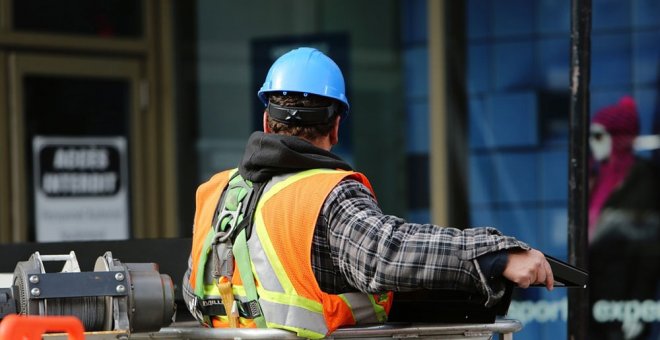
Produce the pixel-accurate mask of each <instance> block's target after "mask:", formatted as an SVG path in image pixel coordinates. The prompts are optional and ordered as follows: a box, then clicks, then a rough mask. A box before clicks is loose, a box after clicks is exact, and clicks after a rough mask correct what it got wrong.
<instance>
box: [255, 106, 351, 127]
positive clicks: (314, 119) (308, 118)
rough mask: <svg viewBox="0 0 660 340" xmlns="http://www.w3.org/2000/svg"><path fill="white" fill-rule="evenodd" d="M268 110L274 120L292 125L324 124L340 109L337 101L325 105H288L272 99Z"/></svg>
mask: <svg viewBox="0 0 660 340" xmlns="http://www.w3.org/2000/svg"><path fill="white" fill-rule="evenodd" d="M267 110H268V115H269V116H270V118H272V119H273V120H275V121H278V122H280V123H285V124H292V125H317V124H324V123H327V122H329V121H330V118H332V117H333V116H334V115H335V113H337V111H338V110H337V105H335V103H332V104H330V105H328V106H323V107H287V106H281V105H277V104H274V103H272V102H270V101H269V102H268V108H267Z"/></svg>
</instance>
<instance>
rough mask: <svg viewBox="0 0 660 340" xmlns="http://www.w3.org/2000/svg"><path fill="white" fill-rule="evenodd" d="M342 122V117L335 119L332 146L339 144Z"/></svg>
mask: <svg viewBox="0 0 660 340" xmlns="http://www.w3.org/2000/svg"><path fill="white" fill-rule="evenodd" d="M340 122H341V116H340V115H337V116H336V117H335V124H334V125H333V126H332V130H330V145H337V143H339V123H340Z"/></svg>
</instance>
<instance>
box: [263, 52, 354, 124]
mask: <svg viewBox="0 0 660 340" xmlns="http://www.w3.org/2000/svg"><path fill="white" fill-rule="evenodd" d="M272 92H300V93H311V94H315V95H318V96H322V97H327V98H331V99H336V100H338V101H340V102H342V103H343V104H344V105H345V109H346V110H345V113H347V112H348V109H349V107H350V106H349V104H348V98H346V90H345V87H344V76H343V75H342V73H341V70H340V69H339V66H337V64H335V62H334V61H332V59H330V58H329V57H328V56H326V55H325V54H323V53H322V52H321V51H319V50H317V49H314V48H310V47H300V48H297V49H294V50H292V51H289V52H287V53H286V54H284V55H282V56H281V57H279V58H278V59H277V60H275V62H274V63H273V65H272V66H271V67H270V70H268V74H267V75H266V80H265V81H264V84H263V86H261V89H259V92H257V95H258V96H259V99H261V102H262V103H264V106H266V105H268V94H269V93H272Z"/></svg>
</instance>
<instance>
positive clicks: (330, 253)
mask: <svg viewBox="0 0 660 340" xmlns="http://www.w3.org/2000/svg"><path fill="white" fill-rule="evenodd" d="M509 248H523V249H529V246H527V245H526V244H525V243H523V242H520V241H518V240H516V239H515V238H513V237H508V236H504V235H502V234H501V233H500V232H499V231H497V230H496V229H494V228H471V229H465V230H459V229H455V228H448V227H445V228H443V227H439V226H436V225H433V224H416V223H408V222H406V221H405V220H403V219H401V218H398V217H396V216H390V215H385V214H383V213H382V212H381V210H380V208H379V207H378V204H377V202H376V200H375V198H374V197H373V196H372V195H371V192H370V191H369V189H367V188H366V187H365V186H364V185H363V184H361V183H359V182H357V181H355V180H345V181H342V182H340V183H339V184H338V185H337V186H336V187H335V188H334V189H333V190H332V192H331V193H330V195H329V196H328V198H327V199H326V201H325V203H324V205H323V207H322V211H321V214H320V216H319V218H318V221H317V225H316V230H315V233H314V239H313V244H312V254H311V256H312V268H313V271H314V273H315V275H316V279H317V281H318V282H319V285H320V287H321V289H322V290H323V291H325V292H327V293H342V292H348V291H362V292H367V293H377V292H384V291H411V290H415V289H458V290H462V291H468V292H478V293H481V294H483V295H484V296H486V297H487V298H488V299H487V302H486V305H492V304H494V303H496V302H497V300H499V298H500V297H501V296H502V295H503V293H504V280H502V279H501V278H500V279H499V280H492V278H487V277H485V276H484V275H483V273H482V270H481V269H480V268H479V262H478V261H477V260H476V259H477V258H478V257H479V256H481V255H484V254H488V253H492V252H495V251H498V250H503V249H509Z"/></svg>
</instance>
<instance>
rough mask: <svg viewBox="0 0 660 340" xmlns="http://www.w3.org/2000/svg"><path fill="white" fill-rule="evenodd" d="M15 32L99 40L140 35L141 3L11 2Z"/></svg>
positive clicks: (129, 0)
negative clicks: (84, 37)
mask: <svg viewBox="0 0 660 340" xmlns="http://www.w3.org/2000/svg"><path fill="white" fill-rule="evenodd" d="M12 9H13V13H12V15H13V29H14V30H15V31H25V32H39V33H59V34H75V35H86V36H97V37H103V38H113V37H115V38H116V37H119V38H139V37H141V36H142V35H143V28H142V26H143V24H142V23H143V15H142V13H143V3H142V1H134V0H58V1H49V0H21V1H14V2H13V4H12Z"/></svg>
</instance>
